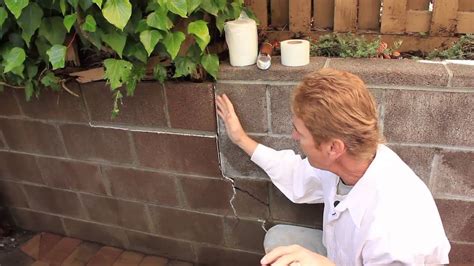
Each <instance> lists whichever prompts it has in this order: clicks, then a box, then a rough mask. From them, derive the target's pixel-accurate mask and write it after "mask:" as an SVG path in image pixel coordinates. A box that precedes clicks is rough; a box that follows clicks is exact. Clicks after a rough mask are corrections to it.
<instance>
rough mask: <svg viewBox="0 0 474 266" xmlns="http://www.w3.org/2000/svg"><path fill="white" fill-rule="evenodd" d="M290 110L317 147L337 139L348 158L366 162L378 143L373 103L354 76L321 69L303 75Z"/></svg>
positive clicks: (369, 94)
mask: <svg viewBox="0 0 474 266" xmlns="http://www.w3.org/2000/svg"><path fill="white" fill-rule="evenodd" d="M292 110H293V113H294V114H295V115H296V117H298V118H300V119H301V120H303V123H304V124H305V126H306V127H307V128H308V129H309V131H310V132H311V135H312V136H313V138H314V141H315V142H316V144H317V146H318V147H319V145H320V144H321V143H323V142H326V141H329V140H330V139H341V140H342V141H343V142H344V143H345V145H346V147H347V151H348V153H349V154H350V155H352V156H354V157H355V158H358V159H362V160H365V159H370V158H371V157H372V156H373V155H374V154H375V152H376V150H377V145H378V144H379V143H380V142H381V141H382V137H381V135H380V132H379V126H378V119H377V107H376V103H375V100H374V98H373V96H372V94H371V93H370V92H369V90H368V89H367V88H366V86H365V84H364V82H363V81H362V80H361V79H360V78H359V77H357V76H356V75H354V74H351V73H349V72H343V71H338V70H334V69H329V68H326V69H322V70H320V71H316V72H313V73H311V74H308V75H306V76H305V77H304V78H303V81H302V82H301V83H300V84H299V85H298V86H297V87H296V88H295V89H294V91H293V95H292Z"/></svg>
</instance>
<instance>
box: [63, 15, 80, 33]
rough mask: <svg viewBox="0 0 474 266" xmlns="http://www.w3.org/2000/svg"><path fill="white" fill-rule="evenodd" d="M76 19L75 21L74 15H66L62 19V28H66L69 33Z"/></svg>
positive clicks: (75, 16)
mask: <svg viewBox="0 0 474 266" xmlns="http://www.w3.org/2000/svg"><path fill="white" fill-rule="evenodd" d="M76 19H77V14H76V13H74V14H71V15H67V16H65V17H64V20H63V24H64V27H66V30H67V32H69V31H71V27H72V25H74V23H76Z"/></svg>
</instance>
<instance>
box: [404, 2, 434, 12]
mask: <svg viewBox="0 0 474 266" xmlns="http://www.w3.org/2000/svg"><path fill="white" fill-rule="evenodd" d="M429 5H430V0H408V9H409V10H428V7H429Z"/></svg>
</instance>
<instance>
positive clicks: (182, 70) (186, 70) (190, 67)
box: [173, 56, 197, 78]
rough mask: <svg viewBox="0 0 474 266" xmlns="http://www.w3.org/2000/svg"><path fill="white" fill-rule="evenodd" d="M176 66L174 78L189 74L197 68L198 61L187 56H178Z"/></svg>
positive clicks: (175, 61)
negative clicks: (195, 61)
mask: <svg viewBox="0 0 474 266" xmlns="http://www.w3.org/2000/svg"><path fill="white" fill-rule="evenodd" d="M174 65H175V67H176V69H175V71H174V76H173V78H179V77H182V76H187V75H189V74H191V73H193V72H194V71H195V70H196V66H197V65H196V63H194V62H193V60H191V59H190V58H189V57H187V56H178V57H176V59H175V60H174Z"/></svg>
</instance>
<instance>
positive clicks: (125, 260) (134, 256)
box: [113, 251, 145, 266]
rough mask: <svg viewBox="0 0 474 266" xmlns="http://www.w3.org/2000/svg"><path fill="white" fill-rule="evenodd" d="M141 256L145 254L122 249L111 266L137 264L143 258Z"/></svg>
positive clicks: (134, 265) (131, 265) (132, 265)
mask: <svg viewBox="0 0 474 266" xmlns="http://www.w3.org/2000/svg"><path fill="white" fill-rule="evenodd" d="M143 257H145V255H143V254H140V253H137V252H133V251H124V252H123V253H122V255H120V257H119V258H118V259H117V261H115V263H114V264H113V266H138V265H139V264H140V262H141V261H142V260H143Z"/></svg>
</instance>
